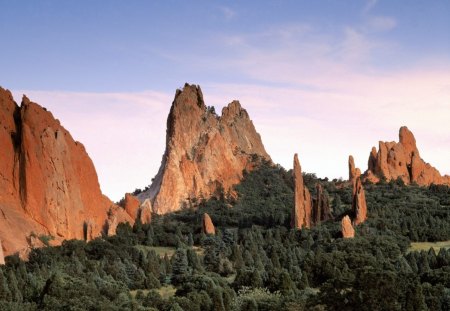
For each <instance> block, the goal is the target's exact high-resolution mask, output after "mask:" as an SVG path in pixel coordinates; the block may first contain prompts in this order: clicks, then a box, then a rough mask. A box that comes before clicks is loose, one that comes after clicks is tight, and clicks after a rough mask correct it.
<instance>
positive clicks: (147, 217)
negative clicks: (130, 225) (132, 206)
mask: <svg viewBox="0 0 450 311" xmlns="http://www.w3.org/2000/svg"><path fill="white" fill-rule="evenodd" d="M139 219H140V221H141V223H142V224H149V223H151V222H152V203H151V202H150V200H149V199H146V200H145V201H144V202H143V203H142V204H141V206H140V207H139Z"/></svg>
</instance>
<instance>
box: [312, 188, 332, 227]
mask: <svg viewBox="0 0 450 311" xmlns="http://www.w3.org/2000/svg"><path fill="white" fill-rule="evenodd" d="M311 218H312V219H311V222H312V224H314V225H318V224H320V223H321V222H322V221H327V220H329V219H332V218H333V216H332V215H331V209H330V201H329V199H328V196H327V195H326V194H325V192H324V191H323V187H322V185H321V184H319V183H317V184H316V197H315V198H314V199H313V207H312V215H311Z"/></svg>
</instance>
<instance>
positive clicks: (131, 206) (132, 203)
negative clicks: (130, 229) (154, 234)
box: [123, 193, 141, 220]
mask: <svg viewBox="0 0 450 311" xmlns="http://www.w3.org/2000/svg"><path fill="white" fill-rule="evenodd" d="M140 206H141V202H140V201H139V200H138V198H136V197H135V196H134V195H132V194H131V193H126V194H125V199H124V201H123V208H124V209H125V211H126V212H127V214H128V215H129V216H130V217H131V218H132V219H133V220H135V219H136V218H137V217H138V216H139V208H140Z"/></svg>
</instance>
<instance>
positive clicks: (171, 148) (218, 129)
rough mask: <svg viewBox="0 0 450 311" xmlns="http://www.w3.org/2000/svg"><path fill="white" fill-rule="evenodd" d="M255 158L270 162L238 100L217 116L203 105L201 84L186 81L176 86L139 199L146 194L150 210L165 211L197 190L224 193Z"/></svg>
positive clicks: (186, 201) (179, 205)
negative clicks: (158, 152) (159, 152)
mask: <svg viewBox="0 0 450 311" xmlns="http://www.w3.org/2000/svg"><path fill="white" fill-rule="evenodd" d="M255 156H256V157H255ZM258 157H260V158H263V159H265V160H268V161H270V157H269V155H268V154H267V152H266V150H265V149H264V146H263V144H262V141H261V137H260V136H259V134H258V133H257V132H256V130H255V127H254V126H253V123H252V121H251V120H250V118H249V115H248V113H247V111H246V110H245V109H243V108H242V107H241V105H240V103H239V102H238V101H233V102H231V103H230V104H229V105H228V106H227V107H224V108H223V110H222V115H221V116H218V115H217V114H216V113H215V111H214V109H213V107H207V106H206V105H205V103H204V100H203V94H202V91H201V89H200V87H199V86H196V85H189V84H186V85H185V86H184V88H183V89H182V90H177V92H176V94H175V99H174V101H173V104H172V107H171V109H170V113H169V116H168V118H167V133H166V150H165V152H164V155H163V159H162V163H161V166H160V169H159V171H158V174H157V175H156V177H155V178H154V181H153V183H152V185H151V186H150V189H149V190H148V191H145V192H143V193H141V194H139V195H138V198H139V200H140V201H141V202H142V201H144V200H145V199H147V198H150V199H151V200H152V205H153V211H154V212H156V213H158V214H164V213H167V212H172V211H176V210H179V209H180V208H182V207H183V206H184V205H186V206H187V205H189V204H190V203H191V202H192V201H193V199H194V198H197V197H199V196H200V195H203V197H205V198H209V197H211V196H219V195H221V193H220V192H221V191H224V192H225V194H227V193H229V192H230V191H231V190H232V186H233V185H235V184H237V183H239V182H240V181H241V179H242V176H243V175H242V171H243V170H249V169H251V168H252V167H253V166H254V161H255V158H258Z"/></svg>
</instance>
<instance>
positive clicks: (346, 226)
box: [341, 216, 355, 238]
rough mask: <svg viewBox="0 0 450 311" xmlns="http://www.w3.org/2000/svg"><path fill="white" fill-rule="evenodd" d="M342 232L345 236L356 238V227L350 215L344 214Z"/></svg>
mask: <svg viewBox="0 0 450 311" xmlns="http://www.w3.org/2000/svg"><path fill="white" fill-rule="evenodd" d="M341 232H342V236H343V237H344V238H354V237H355V229H353V226H352V221H351V220H350V217H348V216H344V217H343V218H342V220H341Z"/></svg>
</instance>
